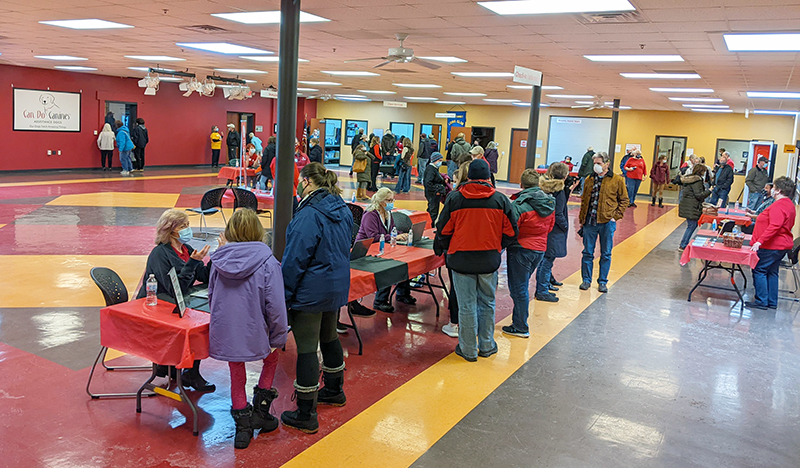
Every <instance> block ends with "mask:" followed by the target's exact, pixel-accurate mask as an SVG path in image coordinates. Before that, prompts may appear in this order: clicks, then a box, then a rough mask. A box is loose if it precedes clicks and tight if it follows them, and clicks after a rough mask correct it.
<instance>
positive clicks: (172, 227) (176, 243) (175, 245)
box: [136, 208, 216, 392]
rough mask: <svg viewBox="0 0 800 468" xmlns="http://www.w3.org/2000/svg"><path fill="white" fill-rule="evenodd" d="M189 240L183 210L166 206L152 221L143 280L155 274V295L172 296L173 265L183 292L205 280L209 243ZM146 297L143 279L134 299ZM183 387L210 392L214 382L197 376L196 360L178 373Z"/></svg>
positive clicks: (161, 373) (163, 371)
mask: <svg viewBox="0 0 800 468" xmlns="http://www.w3.org/2000/svg"><path fill="white" fill-rule="evenodd" d="M191 240H192V228H190V227H189V216H187V215H186V213H185V212H183V211H180V210H176V209H174V208H173V209H169V210H167V211H165V212H164V213H162V214H161V217H160V218H158V222H157V223H156V246H155V248H153V250H152V251H151V252H150V255H149V256H148V257H147V266H146V267H145V270H144V279H145V280H146V279H147V278H149V277H150V275H153V276H155V278H156V281H157V282H158V294H166V295H168V296H170V297H173V298H174V297H175V291H174V290H173V288H172V281H171V280H170V277H169V271H170V270H171V269H172V268H175V273H177V275H178V284H179V285H180V287H181V292H182V293H183V295H184V296H185V295H187V294H188V293H189V288H190V287H191V286H192V285H194V283H195V282H200V283H208V279H209V274H210V271H211V261H209V262H208V264H207V265H206V264H203V259H204V258H205V256H206V255H207V254H208V250H209V246H208V245H206V246H204V247H203V248H202V249H200V250H195V249H193V248H192V246H190V245H189V244H188V242H189V241H191ZM146 296H147V285H146V281H142V287H141V288H140V289H139V293H138V294H137V295H136V298H137V299H142V298H144V297H146ZM166 370H167V369H166V366H160V367H159V370H158V374H157V375H159V376H161V377H163V376H165V375H166ZM181 383H182V384H183V386H184V387H191V388H194V389H195V390H196V391H198V392H213V391H214V390H216V386H214V384H211V383H208V382H207V381H206V379H204V378H203V376H202V375H200V361H195V362H194V366H193V367H192V368H191V369H185V370H184V371H183V373H182V375H181Z"/></svg>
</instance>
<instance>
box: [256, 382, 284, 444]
mask: <svg viewBox="0 0 800 468" xmlns="http://www.w3.org/2000/svg"><path fill="white" fill-rule="evenodd" d="M276 398H278V391H277V390H275V389H274V388H270V389H269V390H264V389H263V388H260V387H259V386H258V385H256V386H255V387H253V429H261V432H272V431H274V430H275V429H277V428H278V418H276V417H275V416H273V415H271V414H270V413H269V408H270V406H271V405H272V402H273V401H274V400H275V399H276Z"/></svg>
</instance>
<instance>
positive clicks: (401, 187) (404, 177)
mask: <svg viewBox="0 0 800 468" xmlns="http://www.w3.org/2000/svg"><path fill="white" fill-rule="evenodd" d="M409 190H411V166H406V165H404V164H401V165H400V170H399V171H398V172H397V185H395V186H394V191H395V193H405V192H408V191H409Z"/></svg>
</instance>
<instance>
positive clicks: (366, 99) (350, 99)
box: [336, 97, 372, 102]
mask: <svg viewBox="0 0 800 468" xmlns="http://www.w3.org/2000/svg"><path fill="white" fill-rule="evenodd" d="M336 99H338V100H340V101H354V102H370V101H372V99H370V98H366V97H363V98H346V97H337V98H336Z"/></svg>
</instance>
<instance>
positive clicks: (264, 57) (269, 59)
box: [239, 55, 308, 63]
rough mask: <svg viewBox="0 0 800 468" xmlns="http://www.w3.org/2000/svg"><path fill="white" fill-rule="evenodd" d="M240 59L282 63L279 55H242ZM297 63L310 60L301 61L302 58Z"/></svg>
mask: <svg viewBox="0 0 800 468" xmlns="http://www.w3.org/2000/svg"><path fill="white" fill-rule="evenodd" d="M239 58H241V59H246V60H252V61H254V62H272V63H278V62H279V61H280V58H279V57H278V56H277V55H254V56H248V55H242V56H240V57H239ZM297 61H298V62H308V60H306V59H301V58H299V59H297Z"/></svg>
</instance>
